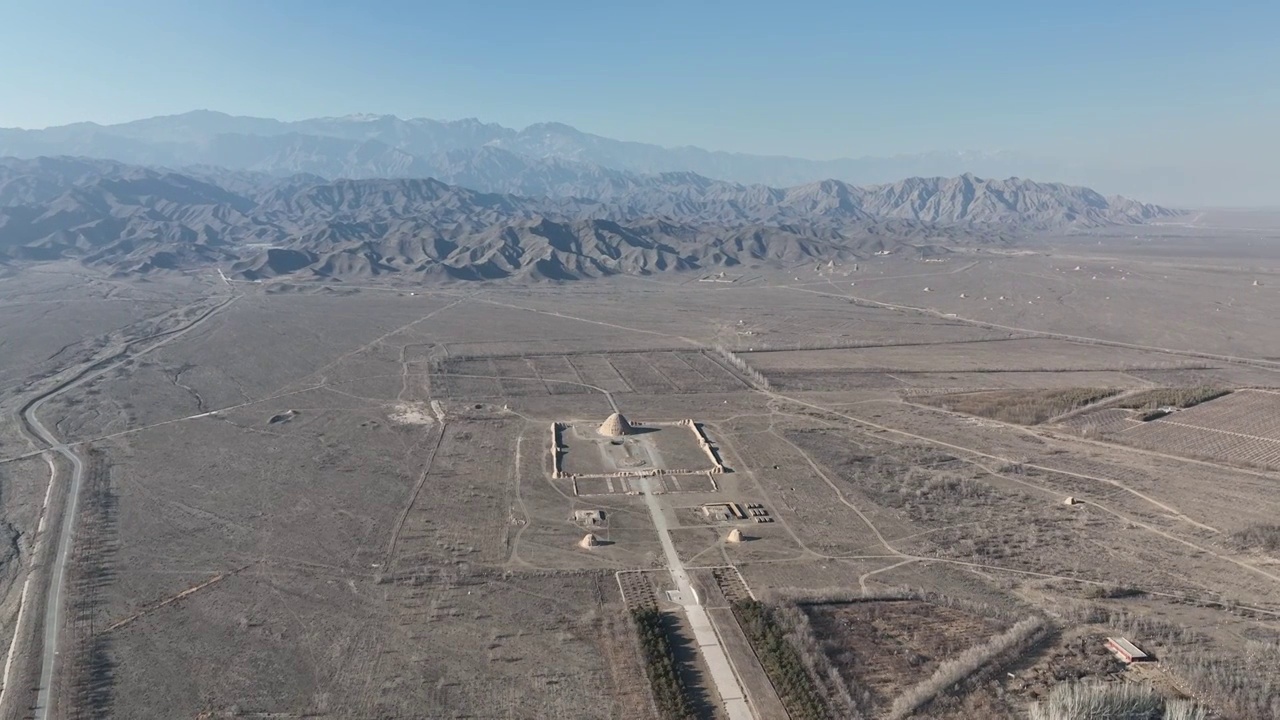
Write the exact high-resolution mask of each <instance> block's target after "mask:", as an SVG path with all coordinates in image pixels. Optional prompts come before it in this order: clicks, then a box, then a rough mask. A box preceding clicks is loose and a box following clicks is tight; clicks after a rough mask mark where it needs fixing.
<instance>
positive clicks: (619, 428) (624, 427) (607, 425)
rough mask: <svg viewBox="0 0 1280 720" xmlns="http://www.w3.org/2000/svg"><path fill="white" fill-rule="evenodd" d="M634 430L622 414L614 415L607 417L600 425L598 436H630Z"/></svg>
mask: <svg viewBox="0 0 1280 720" xmlns="http://www.w3.org/2000/svg"><path fill="white" fill-rule="evenodd" d="M632 432H634V430H633V429H632V427H631V423H629V422H627V419H626V418H625V417H623V415H622V413H614V414H612V415H610V416H609V419H608V420H605V421H604V422H603V423H600V434H601V435H607V436H609V437H618V436H621V435H630V434H631V433H632Z"/></svg>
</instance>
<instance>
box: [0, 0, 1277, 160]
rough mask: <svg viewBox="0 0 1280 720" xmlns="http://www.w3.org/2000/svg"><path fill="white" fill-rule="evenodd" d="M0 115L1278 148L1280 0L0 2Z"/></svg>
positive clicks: (682, 137) (1052, 146)
mask: <svg viewBox="0 0 1280 720" xmlns="http://www.w3.org/2000/svg"><path fill="white" fill-rule="evenodd" d="M3 15H4V18H3V22H2V23H0V126H5V127H12V126H21V127H43V126H47V125H55V124H64V123H69V122H74V121H78V120H94V121H97V122H104V123H105V122H119V121H124V120H129V119H134V118H140V117H147V116H152V115H160V114H172V113H179V112H184V111H187V110H191V109H196V108H209V109H215V110H221V111H224V112H229V113H233V114H244V115H258V116H269V117H277V118H281V119H298V118H304V117H312V116H319V115H343V114H348V113H355V112H373V113H392V114H396V115H400V116H402V117H413V116H425V117H433V118H440V119H456V118H462V117H479V118H481V119H482V120H486V121H491V122H499V123H502V124H504V125H508V126H514V127H523V126H524V125H527V124H530V123H533V122H539V121H544V120H558V121H562V122H566V123H569V124H571V125H574V126H576V127H579V128H581V129H583V130H587V131H590V132H595V133H599V134H602V135H607V136H611V137H618V138H623V139H630V140H640V141H646V142H655V143H660V144H663V145H682V144H693V145H700V146H703V147H709V148H713V149H724V150H735V151H743V152H755V153H776V154H791V155H800V156H806V157H814V158H831V157H840V156H860V155H889V154H895V153H908V152H918V151H927V150H952V149H978V150H997V149H1012V150H1021V151H1025V152H1029V153H1036V154H1039V155H1044V156H1053V157H1097V158H1115V157H1117V156H1126V157H1127V156H1132V157H1133V158H1135V161H1136V159H1140V158H1146V159H1151V160H1154V159H1156V158H1163V157H1166V156H1167V155H1168V154H1169V153H1170V152H1174V151H1176V152H1179V153H1182V154H1185V155H1194V156H1195V157H1197V158H1200V159H1201V160H1203V161H1205V162H1209V161H1214V162H1219V161H1222V158H1223V156H1224V154H1225V155H1228V156H1230V155H1234V154H1237V153H1241V152H1247V151H1248V150H1249V148H1251V147H1252V148H1253V151H1254V152H1255V153H1256V152H1257V147H1256V145H1257V143H1259V142H1265V141H1268V140H1269V142H1270V143H1271V145H1270V147H1269V148H1267V149H1266V151H1267V152H1270V153H1271V154H1272V156H1275V155H1276V154H1277V150H1276V142H1277V141H1276V140H1275V139H1274V130H1273V129H1272V128H1275V127H1277V126H1280V79H1278V78H1277V71H1278V70H1280V42H1278V41H1277V40H1276V29H1277V28H1280V3H1276V2H1230V1H1227V2H1220V3H1213V2H1203V3H1191V2H1182V1H1181V0H1166V1H1165V2H1142V3H1135V2H1123V1H1113V2H1098V1H1095V0H1078V1H1077V2H1057V3H1042V2H1034V1H1032V2H1027V1H1026V0H1022V1H1020V2H1005V1H1004V0H999V1H996V2H978V3H964V2H954V1H952V2H933V1H931V0H917V1H916V2H882V3H869V2H849V1H848V0H845V1H844V2H803V1H798V0H797V1H793V2H786V3H774V2H758V1H756V0H737V1H736V2H720V1H713V0H702V1H700V0H685V2H668V1H666V0H658V1H656V2H645V3H640V2H610V1H609V0H603V1H601V0H596V1H594V2H567V1H564V0H551V1H547V2H538V1H537V0H530V1H528V2H505V1H502V2H498V1H494V2H474V3H466V2H457V1H456V0H453V1H451V2H429V1H423V2H370V3H356V2H342V3H339V2H325V1H324V0H310V1H303V0H255V1H249V0H210V1H208V2H190V1H183V0H169V1H168V2H158V1H150V0H117V1H116V2H98V1H93V2H88V1H86V2H66V1H60V0H43V1H40V2H32V1H29V0H6V1H5V9H4V12H3Z"/></svg>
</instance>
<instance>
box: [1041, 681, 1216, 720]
mask: <svg viewBox="0 0 1280 720" xmlns="http://www.w3.org/2000/svg"><path fill="white" fill-rule="evenodd" d="M1208 717H1209V714H1208V712H1207V711H1206V710H1205V709H1204V708H1202V707H1200V706H1199V705H1196V704H1195V703H1193V702H1191V701H1188V700H1175V699H1170V698H1165V697H1163V696H1161V695H1157V694H1156V693H1155V691H1153V690H1152V689H1151V688H1148V687H1145V686H1141V685H1134V684H1129V683H1125V684H1102V683H1066V684H1063V685H1059V686H1058V687H1056V688H1054V689H1053V691H1052V692H1051V693H1049V698H1048V699H1047V700H1045V701H1043V702H1038V703H1035V704H1034V705H1032V706H1031V720H1092V719H1093V718H1107V719H1108V720H1206V719H1207V718H1208Z"/></svg>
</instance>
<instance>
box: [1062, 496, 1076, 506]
mask: <svg viewBox="0 0 1280 720" xmlns="http://www.w3.org/2000/svg"><path fill="white" fill-rule="evenodd" d="M1062 504H1063V505H1075V504H1076V499H1075V498H1074V497H1072V496H1070V495H1068V496H1067V499H1066V500H1063V501H1062Z"/></svg>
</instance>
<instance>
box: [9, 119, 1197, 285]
mask: <svg viewBox="0 0 1280 720" xmlns="http://www.w3.org/2000/svg"><path fill="white" fill-rule="evenodd" d="M477 132H479V131H478V130H477ZM157 135H158V136H160V137H167V136H165V135H164V133H163V132H159V131H157ZM281 137H285V136H281ZM288 137H290V138H293V136H288ZM291 141H292V140H291ZM442 156H443V157H451V158H452V161H451V162H452V163H453V164H452V165H451V167H450V171H449V172H448V173H442V174H443V175H445V176H446V177H448V178H450V179H453V180H457V179H462V180H464V181H465V182H466V183H467V184H469V185H475V186H481V187H485V186H488V187H494V186H500V187H502V188H503V189H512V190H518V191H520V192H521V193H523V194H516V193H494V192H484V191H481V190H477V189H472V188H467V187H461V186H458V185H451V184H447V183H445V182H442V181H440V180H436V179H421V178H410V179H383V178H372V179H358V180H351V179H346V180H333V181H331V180H327V179H325V178H324V177H321V176H319V175H315V174H306V173H297V174H293V175H289V176H286V177H280V176H277V175H275V174H268V173H265V172H259V171H251V170H226V169H224V168H218V167H210V166H196V167H192V168H188V169H186V170H183V171H180V172H179V171H173V170H165V169H160V168H153V167H142V166H136V165H129V164H124V163H119V162H114V161H108V160H91V159H84V158H66V157H58V158H47V157H44V158H36V159H30V160H21V159H13V158H8V159H3V160H0V261H5V260H7V261H9V262H24V261H48V260H56V259H62V258H75V259H79V260H80V261H81V262H84V263H86V264H90V265H98V266H103V267H107V268H109V269H111V270H112V271H114V272H117V273H120V274H126V275H130V274H147V273H152V272H164V271H181V270H188V269H193V268H201V267H203V268H208V269H211V268H212V267H214V266H216V267H219V268H222V269H226V270H229V271H230V272H233V273H236V274H238V275H239V276H240V277H242V278H246V279H261V278H264V277H270V276H278V275H285V274H291V275H297V276H299V277H328V278H347V277H359V276H367V275H378V274H383V273H414V274H420V275H423V276H427V277H431V276H438V277H444V278H453V279H466V280H473V279H499V278H508V277H531V278H547V279H554V280H570V279H578V278H586V277H598V276H603V275H610V274H619V273H629V274H630V273H650V272H658V271H664V270H672V269H711V268H717V267H733V266H738V265H744V264H746V265H750V264H756V263H769V264H794V263H799V262H807V261H810V260H814V259H818V260H832V259H848V258H856V257H864V256H867V255H870V254H871V253H874V252H879V251H884V250H892V249H903V250H910V251H912V252H917V253H941V252H948V251H949V249H950V248H954V247H957V246H961V245H973V244H983V243H1004V242H1008V241H1009V240H1010V239H1011V238H1013V237H1014V236H1016V235H1017V234H1018V233H1020V232H1024V231H1026V230H1031V229H1051V228H1061V227H1065V226H1097V225H1105V224H1115V223H1138V222H1144V221H1147V220H1151V219H1154V218H1160V217H1166V216H1169V215H1172V214H1174V211H1171V210H1168V209H1165V208H1161V207H1158V206H1155V205H1149V204H1144V203H1138V202H1134V201H1131V200H1127V199H1124V198H1110V199H1109V198H1105V197H1103V196H1101V195H1099V194H1097V193H1095V192H1093V191H1092V190H1089V189H1087V188H1080V187H1071V186H1066V185H1061V184H1056V183H1051V184H1046V183H1036V182H1033V181H1030V180H1019V179H1009V180H984V179H980V178H976V177H973V176H972V175H964V176H961V177H956V178H911V179H908V180H903V181H900V182H897V183H893V184H889V185H879V186H872V187H858V186H854V185H850V184H847V183H844V182H840V181H837V180H825V181H821V182H817V183H810V184H807V185H801V186H797V187H791V188H785V189H779V188H771V187H767V186H762V185H754V186H748V185H740V184H736V183H729V182H723V181H717V180H710V179H708V178H705V177H702V176H700V175H696V174H693V173H688V172H685V173H662V174H657V175H641V174H637V173H630V172H624V171H617V170H606V169H603V168H600V167H599V166H595V165H590V164H581V163H573V162H569V161H564V160H536V159H530V158H528V157H527V156H523V155H518V154H515V153H511V152H509V151H506V150H502V149H499V148H494V147H484V148H479V149H475V150H465V151H459V150H452V151H449V150H445V151H442ZM409 167H411V165H410V166H409Z"/></svg>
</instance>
